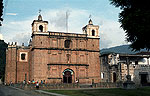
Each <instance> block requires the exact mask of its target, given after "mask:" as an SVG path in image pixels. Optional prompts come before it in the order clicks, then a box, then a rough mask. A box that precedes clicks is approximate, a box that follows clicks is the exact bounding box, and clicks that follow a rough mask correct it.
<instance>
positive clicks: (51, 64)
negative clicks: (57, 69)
mask: <svg viewBox="0 0 150 96" xmlns="http://www.w3.org/2000/svg"><path fill="white" fill-rule="evenodd" d="M47 65H55V66H57V65H61V66H89V65H88V64H47Z"/></svg>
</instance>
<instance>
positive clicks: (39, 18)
mask: <svg viewBox="0 0 150 96" xmlns="http://www.w3.org/2000/svg"><path fill="white" fill-rule="evenodd" d="M41 11H42V10H41V9H39V16H38V20H40V21H42V16H41Z"/></svg>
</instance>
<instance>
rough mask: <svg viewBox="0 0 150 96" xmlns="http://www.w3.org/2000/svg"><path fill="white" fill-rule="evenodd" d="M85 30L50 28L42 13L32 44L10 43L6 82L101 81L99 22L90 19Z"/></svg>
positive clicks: (36, 25)
mask: <svg viewBox="0 0 150 96" xmlns="http://www.w3.org/2000/svg"><path fill="white" fill-rule="evenodd" d="M82 30H83V34H76V33H64V32H53V31H48V21H44V20H43V19H42V16H41V14H39V16H38V20H34V21H33V23H32V36H31V40H30V42H29V45H28V46H24V44H22V46H18V45H17V43H12V44H9V45H8V49H7V50H6V70H5V82H6V83H8V84H9V83H10V82H12V83H21V82H22V81H23V80H26V81H29V80H30V81H32V80H34V81H41V80H44V81H45V82H46V83H75V82H76V80H78V82H79V83H84V84H89V83H92V82H94V83H98V82H100V60H99V56H100V48H99V39H100V37H99V26H98V25H94V24H93V22H92V20H91V19H90V20H89V22H88V24H87V25H86V26H85V27H83V28H82Z"/></svg>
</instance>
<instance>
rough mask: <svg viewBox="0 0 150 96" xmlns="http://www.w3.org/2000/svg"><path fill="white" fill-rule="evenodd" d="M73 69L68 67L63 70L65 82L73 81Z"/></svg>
mask: <svg viewBox="0 0 150 96" xmlns="http://www.w3.org/2000/svg"><path fill="white" fill-rule="evenodd" d="M72 75H73V71H72V70H71V69H66V70H64V72H63V83H72Z"/></svg>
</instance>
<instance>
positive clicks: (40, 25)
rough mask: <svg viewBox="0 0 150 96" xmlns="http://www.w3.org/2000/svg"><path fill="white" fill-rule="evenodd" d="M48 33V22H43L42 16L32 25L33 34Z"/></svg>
mask: <svg viewBox="0 0 150 96" xmlns="http://www.w3.org/2000/svg"><path fill="white" fill-rule="evenodd" d="M39 32H48V21H43V19H42V16H41V14H39V16H38V20H34V21H33V23H32V33H33V34H34V33H39Z"/></svg>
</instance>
